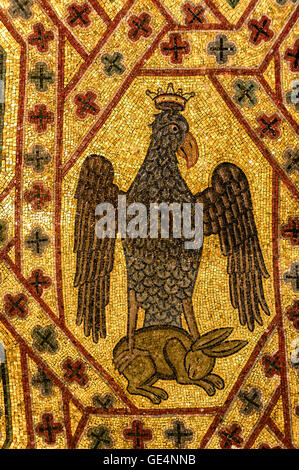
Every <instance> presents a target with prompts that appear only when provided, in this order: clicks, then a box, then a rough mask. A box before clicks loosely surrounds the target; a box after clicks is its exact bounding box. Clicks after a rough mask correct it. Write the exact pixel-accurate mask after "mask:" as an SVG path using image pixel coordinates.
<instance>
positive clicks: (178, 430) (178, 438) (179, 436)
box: [164, 420, 194, 449]
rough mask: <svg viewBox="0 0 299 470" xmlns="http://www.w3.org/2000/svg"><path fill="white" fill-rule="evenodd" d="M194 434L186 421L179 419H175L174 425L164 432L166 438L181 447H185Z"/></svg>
mask: <svg viewBox="0 0 299 470" xmlns="http://www.w3.org/2000/svg"><path fill="white" fill-rule="evenodd" d="M193 434H194V433H193V431H192V429H188V428H186V427H185V424H184V422H183V421H179V420H177V421H174V422H173V427H172V428H170V429H166V431H165V432H164V435H165V437H166V439H168V440H170V441H173V443H174V446H175V447H178V448H179V449H183V448H184V447H185V445H186V443H187V442H190V441H192V439H193Z"/></svg>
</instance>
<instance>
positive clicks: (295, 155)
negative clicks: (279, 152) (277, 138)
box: [283, 148, 299, 175]
mask: <svg viewBox="0 0 299 470" xmlns="http://www.w3.org/2000/svg"><path fill="white" fill-rule="evenodd" d="M283 158H284V159H285V164H284V166H283V167H284V169H285V170H286V172H287V173H288V174H289V175H291V174H292V173H298V172H299V148H298V149H295V150H293V149H287V150H286V151H285V152H284V154H283Z"/></svg>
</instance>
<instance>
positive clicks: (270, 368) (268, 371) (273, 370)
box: [262, 351, 281, 378]
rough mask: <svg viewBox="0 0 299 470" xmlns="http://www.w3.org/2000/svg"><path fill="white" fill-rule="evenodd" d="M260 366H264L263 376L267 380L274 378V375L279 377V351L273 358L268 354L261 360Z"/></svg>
mask: <svg viewBox="0 0 299 470" xmlns="http://www.w3.org/2000/svg"><path fill="white" fill-rule="evenodd" d="M262 364H263V366H264V373H265V376H266V377H268V378H271V377H274V375H280V371H281V367H280V358H279V351H277V352H276V353H275V354H274V355H273V356H269V355H268V354H267V355H266V356H264V357H263V358H262Z"/></svg>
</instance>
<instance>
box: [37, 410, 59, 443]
mask: <svg viewBox="0 0 299 470" xmlns="http://www.w3.org/2000/svg"><path fill="white" fill-rule="evenodd" d="M62 429H63V428H62V424H61V423H55V421H54V417H53V415H52V413H44V414H43V416H42V422H41V423H39V424H38V425H37V426H36V432H37V433H38V434H39V435H40V436H42V437H43V438H44V439H45V442H46V443H47V444H55V442H56V437H57V434H58V433H60V432H62Z"/></svg>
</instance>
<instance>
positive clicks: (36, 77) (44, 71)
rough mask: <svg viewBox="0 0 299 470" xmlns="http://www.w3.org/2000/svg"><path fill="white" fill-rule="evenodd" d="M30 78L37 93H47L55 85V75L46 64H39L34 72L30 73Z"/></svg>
mask: <svg viewBox="0 0 299 470" xmlns="http://www.w3.org/2000/svg"><path fill="white" fill-rule="evenodd" d="M28 78H29V80H30V82H31V83H33V84H34V85H35V87H36V89H37V91H47V90H48V86H49V85H50V84H53V83H54V73H53V72H49V71H48V66H47V64H46V63H45V62H37V63H36V64H35V67H34V70H33V71H31V72H29V73H28Z"/></svg>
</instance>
